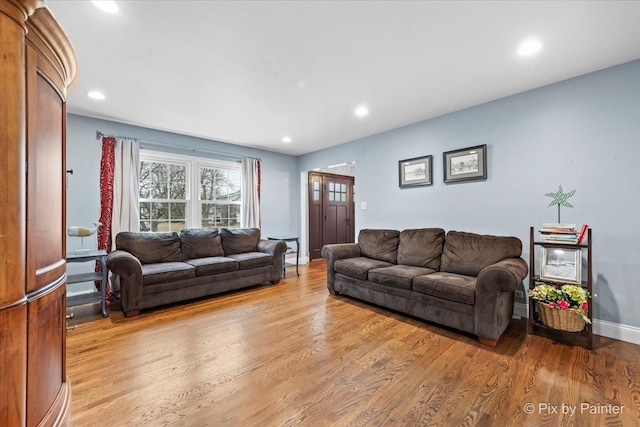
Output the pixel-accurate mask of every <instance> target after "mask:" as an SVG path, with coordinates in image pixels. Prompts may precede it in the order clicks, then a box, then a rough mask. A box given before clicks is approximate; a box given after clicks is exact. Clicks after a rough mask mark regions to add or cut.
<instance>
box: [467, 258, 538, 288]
mask: <svg viewBox="0 0 640 427" xmlns="http://www.w3.org/2000/svg"><path fill="white" fill-rule="evenodd" d="M528 273H529V268H528V267H527V263H526V262H525V260H523V259H522V258H509V259H503V260H502V261H498V262H496V263H495V264H491V265H489V266H487V267H485V268H483V269H482V270H481V271H480V273H478V283H477V285H476V293H485V292H486V293H489V294H496V293H498V292H513V291H515V290H516V286H518V284H520V282H522V281H523V280H524V278H525V277H527V274H528Z"/></svg>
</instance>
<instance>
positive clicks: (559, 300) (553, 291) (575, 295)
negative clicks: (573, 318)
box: [529, 283, 591, 323]
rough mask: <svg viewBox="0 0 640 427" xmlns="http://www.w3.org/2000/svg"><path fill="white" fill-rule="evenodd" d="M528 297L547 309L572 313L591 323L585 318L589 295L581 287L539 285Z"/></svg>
mask: <svg viewBox="0 0 640 427" xmlns="http://www.w3.org/2000/svg"><path fill="white" fill-rule="evenodd" d="M529 296H530V297H531V298H532V299H534V300H537V301H540V302H541V303H543V304H544V305H546V306H548V307H549V308H555V309H559V310H571V311H574V312H576V313H577V314H579V315H580V316H582V318H583V319H584V320H585V322H587V323H591V321H590V320H589V317H588V316H587V310H588V309H589V303H588V301H587V300H588V299H589V298H591V295H590V294H589V292H587V290H586V289H584V288H582V287H581V286H578V285H570V284H565V285H559V286H553V285H550V284H547V283H539V284H537V285H536V287H535V288H534V289H532V290H531V291H530V292H529Z"/></svg>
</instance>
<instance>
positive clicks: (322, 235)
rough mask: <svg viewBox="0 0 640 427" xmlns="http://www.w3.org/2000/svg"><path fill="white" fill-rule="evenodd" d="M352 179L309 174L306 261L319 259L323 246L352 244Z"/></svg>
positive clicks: (331, 175)
mask: <svg viewBox="0 0 640 427" xmlns="http://www.w3.org/2000/svg"><path fill="white" fill-rule="evenodd" d="M353 183H354V178H353V177H352V176H344V175H333V174H325V173H318V172H311V173H310V174H309V257H310V259H312V260H313V259H317V258H320V257H321V253H320V252H321V250H322V247H323V246H324V245H328V244H333V243H351V242H353V241H354V234H355V224H354V221H353V216H354V205H353Z"/></svg>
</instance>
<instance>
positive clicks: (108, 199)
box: [96, 136, 116, 300]
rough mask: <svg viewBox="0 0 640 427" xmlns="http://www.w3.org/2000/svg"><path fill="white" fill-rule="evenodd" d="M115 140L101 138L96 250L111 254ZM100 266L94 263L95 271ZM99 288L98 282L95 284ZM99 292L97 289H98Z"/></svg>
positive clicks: (106, 137)
mask: <svg viewBox="0 0 640 427" xmlns="http://www.w3.org/2000/svg"><path fill="white" fill-rule="evenodd" d="M115 147H116V139H115V138H113V137H111V136H105V137H102V159H101V160H100V222H101V223H102V226H101V227H100V228H99V229H98V249H104V250H106V251H107V253H109V252H111V218H112V216H113V173H114V169H115V166H116V155H115V152H116V150H115ZM100 270H101V266H100V263H99V262H96V271H100ZM96 286H98V287H99V286H100V282H96ZM98 290H99V289H98ZM106 293H107V299H108V300H111V286H109V283H107V289H106Z"/></svg>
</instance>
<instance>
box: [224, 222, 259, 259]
mask: <svg viewBox="0 0 640 427" xmlns="http://www.w3.org/2000/svg"><path fill="white" fill-rule="evenodd" d="M220 236H221V237H222V249H224V255H225V256H227V255H233V254H241V253H244V252H253V251H255V250H256V246H258V242H259V241H260V230H258V229H257V228H223V229H221V230H220Z"/></svg>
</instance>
